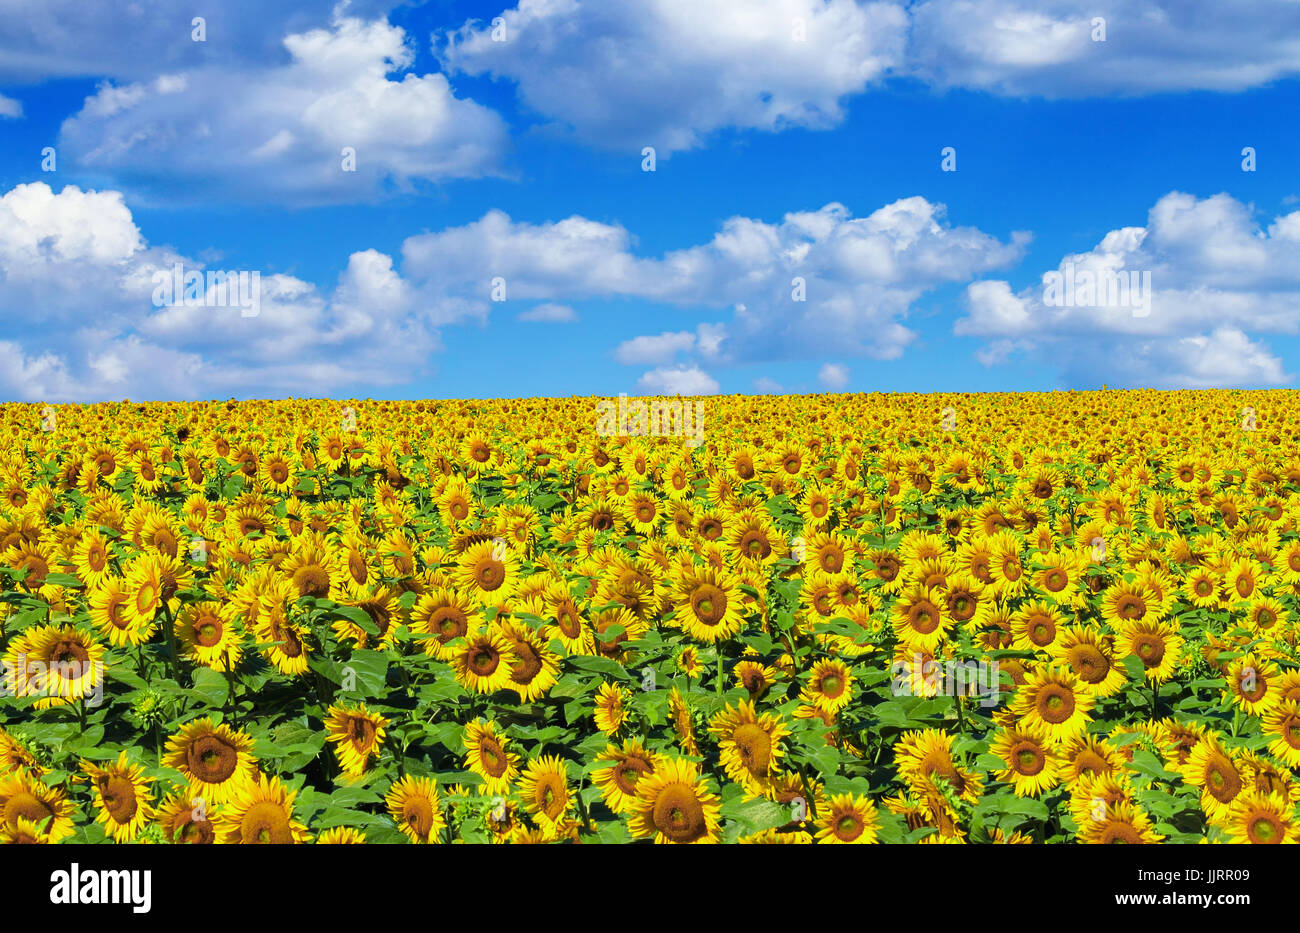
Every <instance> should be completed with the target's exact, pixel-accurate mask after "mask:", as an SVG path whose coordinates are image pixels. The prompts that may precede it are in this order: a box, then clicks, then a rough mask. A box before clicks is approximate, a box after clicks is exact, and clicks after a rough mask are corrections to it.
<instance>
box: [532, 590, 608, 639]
mask: <svg viewBox="0 0 1300 933" xmlns="http://www.w3.org/2000/svg"><path fill="white" fill-rule="evenodd" d="M542 599H543V600H545V603H546V606H547V612H546V613H544V614H543V613H541V612H538V613H537V615H539V616H541V617H542V618H544V619H547V620H548V624H547V625H546V627H545V628H544V629H543V633H544V634H545V635H546V637H547V638H558V639H559V640H560V643H561V644H562V645H563V646H564V650H565V651H567V652H568V653H569V654H593V653H594V652H595V642H596V639H595V636H594V635H593V634H592V632H591V629H590V628H589V627H587V626H586V625H584V624H583V620H582V610H581V609H579V608H578V603H577V600H576V599H574V597H573V595H572V594H571V593H570V592H569V590H568V588H567V587H566V586H565V585H564V584H563V583H551V584H548V585H547V586H546V588H545V589H544V590H543V591H542Z"/></svg>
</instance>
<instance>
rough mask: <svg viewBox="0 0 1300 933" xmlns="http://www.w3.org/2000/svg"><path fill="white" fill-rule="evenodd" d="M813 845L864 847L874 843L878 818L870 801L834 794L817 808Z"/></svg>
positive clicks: (858, 797) (862, 797) (877, 829)
mask: <svg viewBox="0 0 1300 933" xmlns="http://www.w3.org/2000/svg"><path fill="white" fill-rule="evenodd" d="M816 826H817V841H818V842H820V843H831V844H858V845H866V844H870V843H873V842H875V841H876V836H877V833H878V832H879V830H880V815H879V813H877V812H876V805H875V803H873V802H872V800H871V798H870V797H864V796H860V795H857V794H837V795H835V796H833V797H831V798H830V799H829V800H827V801H825V802H824V803H823V804H821V806H820V807H819V808H818V814H817V821H816Z"/></svg>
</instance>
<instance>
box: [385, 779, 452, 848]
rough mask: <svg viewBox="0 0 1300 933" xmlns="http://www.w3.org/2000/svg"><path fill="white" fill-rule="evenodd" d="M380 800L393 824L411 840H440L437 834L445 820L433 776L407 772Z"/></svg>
mask: <svg viewBox="0 0 1300 933" xmlns="http://www.w3.org/2000/svg"><path fill="white" fill-rule="evenodd" d="M384 801H385V803H387V804H388V813H389V815H390V816H392V818H393V820H394V821H395V822H396V823H397V828H398V829H400V830H401V831H402V833H403V835H405V836H406V837H407V838H408V839H410V840H411V841H412V842H418V843H433V842H439V841H441V840H440V834H441V833H442V830H443V828H444V827H445V826H446V825H447V824H446V821H445V820H444V819H443V815H442V797H441V796H440V795H439V793H438V782H437V780H436V779H435V778H431V777H415V776H414V775H410V774H408V775H407V776H406V777H404V778H402V779H401V780H400V781H397V782H395V783H394V784H393V786H392V787H391V788H390V789H389V791H388V794H387V795H386V796H385V797H384Z"/></svg>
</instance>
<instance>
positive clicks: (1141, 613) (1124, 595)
mask: <svg viewBox="0 0 1300 933" xmlns="http://www.w3.org/2000/svg"><path fill="white" fill-rule="evenodd" d="M1156 604H1157V600H1156V599H1154V598H1153V596H1152V593H1151V592H1150V590H1148V589H1147V587H1146V586H1145V585H1144V584H1142V583H1138V582H1121V583H1116V584H1114V585H1113V586H1111V587H1109V588H1107V590H1106V592H1105V593H1104V594H1103V595H1102V599H1101V607H1102V614H1103V616H1104V618H1105V619H1106V621H1107V622H1109V623H1110V624H1111V625H1114V626H1117V627H1123V626H1131V625H1134V624H1148V625H1150V624H1153V623H1155V622H1156V621H1157V615H1158V610H1157V605H1156Z"/></svg>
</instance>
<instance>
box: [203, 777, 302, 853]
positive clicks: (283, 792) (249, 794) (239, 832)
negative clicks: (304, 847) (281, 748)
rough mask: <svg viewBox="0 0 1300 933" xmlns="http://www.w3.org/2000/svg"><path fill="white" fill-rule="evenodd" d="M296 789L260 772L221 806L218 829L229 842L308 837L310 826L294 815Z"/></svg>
mask: <svg viewBox="0 0 1300 933" xmlns="http://www.w3.org/2000/svg"><path fill="white" fill-rule="evenodd" d="M297 796H298V792H297V791H293V790H289V789H288V788H287V787H285V786H284V785H283V784H281V783H280V779H279V778H278V777H271V778H268V777H267V776H266V775H265V774H260V775H258V777H257V780H255V781H248V782H247V783H245V784H242V785H241V786H240V787H238V788H237V789H236V790H235V793H234V794H233V795H232V796H231V798H230V800H229V801H228V802H227V804H226V805H225V806H224V807H222V810H221V816H220V817H218V820H217V832H218V833H219V834H220V836H221V841H222V842H224V843H226V844H227V845H295V844H298V843H303V842H306V841H307V840H308V838H309V837H308V835H307V827H306V826H303V825H302V824H301V823H299V822H298V821H297V820H295V819H294V818H293V801H294V798H295V797H297Z"/></svg>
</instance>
